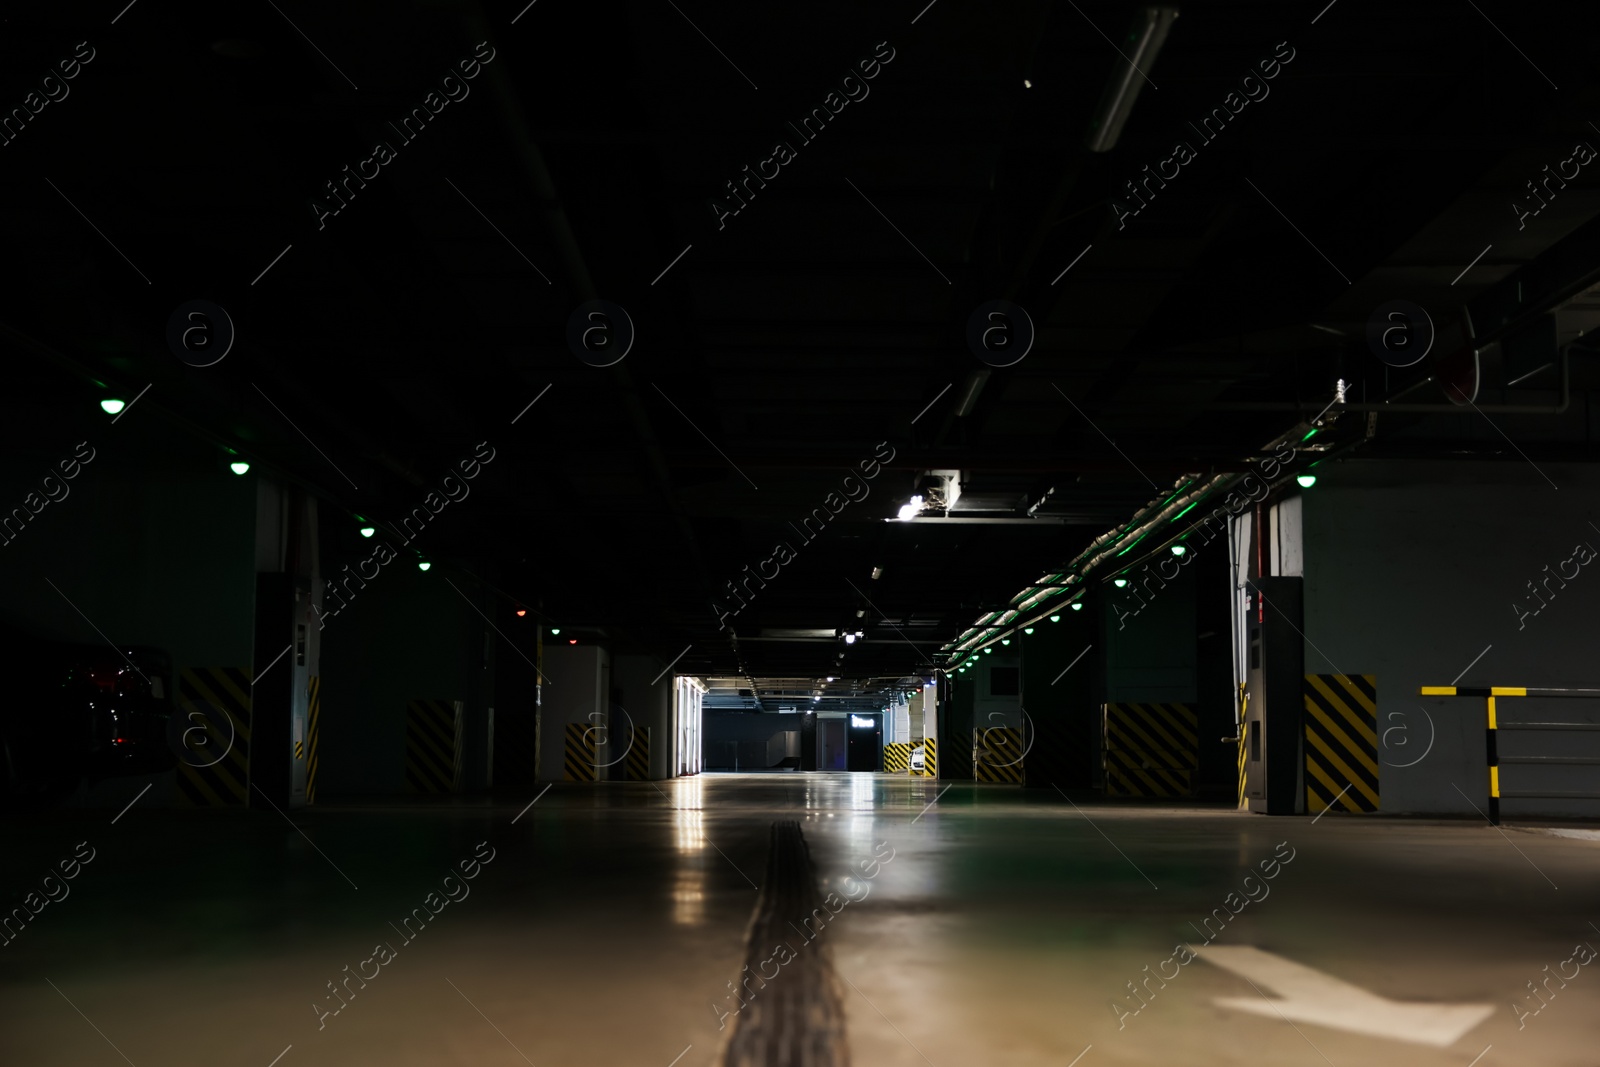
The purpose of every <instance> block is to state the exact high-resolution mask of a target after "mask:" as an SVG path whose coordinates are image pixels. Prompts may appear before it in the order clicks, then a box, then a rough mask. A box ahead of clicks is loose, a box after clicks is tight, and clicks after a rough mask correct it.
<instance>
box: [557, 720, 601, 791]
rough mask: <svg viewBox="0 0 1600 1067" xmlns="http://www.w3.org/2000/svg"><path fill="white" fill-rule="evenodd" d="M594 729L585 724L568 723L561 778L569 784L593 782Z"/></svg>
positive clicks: (594, 778)
mask: <svg viewBox="0 0 1600 1067" xmlns="http://www.w3.org/2000/svg"><path fill="white" fill-rule="evenodd" d="M594 741H595V729H594V727H593V726H591V725H590V724H589V723H586V722H569V723H567V728H566V759H565V761H564V762H563V764H562V774H561V777H562V778H563V779H565V780H566V781H569V782H593V781H595V780H596V778H597V777H598V775H596V774H595V766H594Z"/></svg>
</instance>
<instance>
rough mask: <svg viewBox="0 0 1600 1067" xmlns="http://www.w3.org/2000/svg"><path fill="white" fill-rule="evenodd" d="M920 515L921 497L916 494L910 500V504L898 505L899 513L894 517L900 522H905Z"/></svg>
mask: <svg viewBox="0 0 1600 1067" xmlns="http://www.w3.org/2000/svg"><path fill="white" fill-rule="evenodd" d="M921 513H922V496H921V494H918V495H916V496H914V497H912V498H911V501H910V503H907V504H901V505H900V513H899V514H898V515H896V516H895V517H896V518H898V519H899V520H900V521H901V522H907V521H909V520H911V519H914V518H916V517H917V516H918V515H919V514H921Z"/></svg>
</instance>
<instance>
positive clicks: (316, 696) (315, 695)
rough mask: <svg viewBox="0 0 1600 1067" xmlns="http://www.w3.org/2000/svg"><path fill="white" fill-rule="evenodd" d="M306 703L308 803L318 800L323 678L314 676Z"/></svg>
mask: <svg viewBox="0 0 1600 1067" xmlns="http://www.w3.org/2000/svg"><path fill="white" fill-rule="evenodd" d="M307 697H308V699H307V701H306V803H307V804H313V803H315V802H316V799H317V737H318V736H319V730H318V727H319V725H320V723H321V721H322V677H321V675H316V674H313V675H312V676H311V681H310V684H309V685H308V686H307Z"/></svg>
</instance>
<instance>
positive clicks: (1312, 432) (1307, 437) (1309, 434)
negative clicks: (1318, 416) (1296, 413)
mask: <svg viewBox="0 0 1600 1067" xmlns="http://www.w3.org/2000/svg"><path fill="white" fill-rule="evenodd" d="M1316 433H1317V427H1315V426H1313V427H1312V428H1311V429H1309V430H1307V431H1306V435H1305V436H1304V437H1302V438H1300V440H1302V441H1309V440H1311V438H1312V437H1314V436H1315V435H1316Z"/></svg>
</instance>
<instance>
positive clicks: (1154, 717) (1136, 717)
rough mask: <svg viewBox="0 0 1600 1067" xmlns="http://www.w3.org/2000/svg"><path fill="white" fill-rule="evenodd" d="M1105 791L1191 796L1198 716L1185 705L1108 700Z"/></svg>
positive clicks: (1116, 794)
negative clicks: (1115, 702) (1112, 701)
mask: <svg viewBox="0 0 1600 1067" xmlns="http://www.w3.org/2000/svg"><path fill="white" fill-rule="evenodd" d="M1104 707H1105V712H1104V719H1105V723H1104V730H1105V733H1104V746H1103V747H1104V755H1103V759H1104V761H1105V763H1104V768H1105V776H1106V795H1107V796H1113V797H1186V796H1193V795H1194V792H1195V788H1196V785H1197V783H1196V777H1197V772H1198V771H1199V769H1200V748H1199V737H1198V730H1199V726H1200V717H1199V716H1198V715H1197V714H1196V713H1195V711H1194V709H1193V708H1191V707H1189V705H1187V704H1150V703H1141V704H1133V703H1122V704H1106V705H1105V706H1104Z"/></svg>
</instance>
